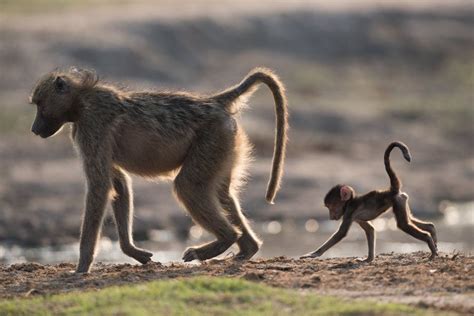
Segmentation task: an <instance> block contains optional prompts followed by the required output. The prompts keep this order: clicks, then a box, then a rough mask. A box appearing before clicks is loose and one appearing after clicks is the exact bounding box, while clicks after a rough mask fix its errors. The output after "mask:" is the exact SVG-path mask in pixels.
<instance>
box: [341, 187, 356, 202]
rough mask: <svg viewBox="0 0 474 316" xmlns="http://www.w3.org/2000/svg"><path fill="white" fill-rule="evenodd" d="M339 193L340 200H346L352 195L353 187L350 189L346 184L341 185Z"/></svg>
mask: <svg viewBox="0 0 474 316" xmlns="http://www.w3.org/2000/svg"><path fill="white" fill-rule="evenodd" d="M340 194H341V200H343V201H348V200H350V199H351V198H352V197H353V196H354V189H352V188H351V187H350V186H348V185H343V186H342V187H341V191H340Z"/></svg>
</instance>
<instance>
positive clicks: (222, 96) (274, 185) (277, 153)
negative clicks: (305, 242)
mask: <svg viewBox="0 0 474 316" xmlns="http://www.w3.org/2000/svg"><path fill="white" fill-rule="evenodd" d="M260 83H264V84H266V85H267V86H268V87H269V88H270V90H271V91H272V94H273V98H274V100H275V114H276V131H275V133H276V136H275V144H274V150H273V163H272V172H271V175H270V180H269V182H268V187H267V194H266V200H267V201H268V202H269V203H271V204H273V200H274V198H275V195H276V192H277V191H278V189H279V188H280V181H281V176H282V174H283V163H284V160H285V152H286V142H287V136H286V134H287V131H288V111H287V102H286V96H285V88H284V86H283V84H282V83H281V81H280V80H279V79H278V76H277V75H275V74H274V73H273V72H272V71H271V70H269V69H265V68H255V69H253V70H252V71H251V72H250V73H249V74H248V75H247V76H246V77H245V79H244V80H242V82H241V83H239V84H238V85H236V86H234V87H232V88H230V89H227V90H225V91H223V92H221V93H219V94H216V95H214V96H212V97H211V98H212V99H214V100H216V101H218V102H219V103H221V104H224V105H225V106H226V108H228V109H229V110H230V111H231V112H237V111H238V110H239V108H238V106H239V104H240V103H241V102H238V101H239V100H238V99H239V98H240V97H242V96H245V95H248V94H251V93H253V92H254V91H255V90H256V88H257V86H258V84H260Z"/></svg>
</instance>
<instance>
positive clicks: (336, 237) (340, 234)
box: [300, 217, 352, 259]
mask: <svg viewBox="0 0 474 316" xmlns="http://www.w3.org/2000/svg"><path fill="white" fill-rule="evenodd" d="M351 224H352V220H351V219H350V218H346V217H344V218H343V220H342V223H341V225H340V226H339V229H338V230H337V232H335V233H334V234H333V235H332V236H331V238H329V239H328V240H327V241H326V242H325V243H324V244H323V245H322V246H321V247H319V248H318V249H317V250H315V251H313V252H310V253H308V254H306V255H304V256H301V257H300V259H304V258H316V257H320V256H322V255H323V254H324V253H325V252H326V251H327V250H328V249H329V248H331V247H332V246H334V245H335V244H337V243H338V242H339V241H341V240H342V239H343V238H344V237H346V235H347V233H348V232H349V228H350V227H351Z"/></svg>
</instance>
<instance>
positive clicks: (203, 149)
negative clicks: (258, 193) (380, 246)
mask: <svg viewBox="0 0 474 316" xmlns="http://www.w3.org/2000/svg"><path fill="white" fill-rule="evenodd" d="M259 83H264V84H266V85H267V86H268V87H269V88H270V90H271V91H272V93H273V97H274V100H275V112H276V139H275V146H274V153H273V165H272V171H271V176H270V180H269V183H268V188H267V193H266V199H267V201H268V202H270V203H273V199H274V198H275V195H276V192H277V191H278V189H279V186H280V180H281V176H282V170H283V162H284V157H285V147H286V133H287V128H288V123H287V108H286V97H285V94H284V87H283V84H282V83H281V82H280V81H279V79H278V77H277V76H276V75H275V74H273V73H272V72H271V71H270V70H267V69H263V68H257V69H254V70H253V71H251V72H250V73H249V75H248V76H247V77H246V78H245V79H244V80H243V81H242V82H241V83H240V84H238V85H236V86H234V87H232V88H229V89H227V90H225V91H223V92H220V93H218V94H216V95H211V96H198V95H194V94H190V93H183V92H126V91H122V90H120V89H117V88H115V87H113V86H110V85H106V84H103V83H101V82H99V80H98V77H97V76H96V74H95V73H94V72H93V71H87V70H71V71H65V72H60V71H57V72H52V73H49V74H47V75H45V76H44V77H43V78H42V79H41V80H40V81H39V83H38V84H37V85H36V87H35V88H34V91H33V94H32V96H31V102H32V103H34V104H36V106H37V114H36V118H35V121H34V123H33V127H32V132H33V133H35V134H36V135H40V136H41V137H43V138H47V137H49V136H51V135H54V134H55V133H57V132H58V131H59V130H60V128H61V127H62V126H63V125H64V124H65V123H67V122H72V123H73V127H72V134H71V137H72V140H73V142H74V144H75V145H76V147H77V148H78V151H79V153H80V156H81V157H82V160H83V166H84V171H85V174H86V179H87V195H86V202H85V213H84V219H83V223H82V229H81V241H80V258H79V264H78V266H77V270H76V271H77V272H87V271H89V269H90V266H91V264H92V261H93V257H94V253H95V248H96V243H97V239H98V237H99V234H100V229H101V225H102V219H103V216H104V209H105V206H106V204H107V202H108V200H109V197H113V202H112V208H113V213H114V216H115V221H116V224H117V229H118V234H119V238H120V246H121V249H122V250H123V252H124V253H125V254H127V255H129V256H130V257H132V258H134V259H136V260H138V261H139V262H141V263H146V262H148V261H150V260H151V256H152V254H151V253H150V252H147V251H145V250H142V249H139V248H137V247H136V246H135V245H134V243H133V238H132V219H133V198H132V188H131V183H130V179H129V177H128V175H127V173H128V172H130V173H134V174H137V175H139V176H143V177H172V178H174V192H175V195H176V196H177V198H178V199H179V201H180V202H181V203H182V204H183V205H184V207H185V208H186V209H187V210H188V212H189V213H190V214H191V216H192V218H193V220H194V221H195V222H196V223H197V224H199V225H201V226H202V227H203V228H205V229H206V230H208V231H209V232H210V233H212V234H214V235H215V237H216V240H215V241H213V242H210V243H208V244H205V245H201V246H198V247H191V248H189V249H187V250H186V251H185V253H184V255H183V259H184V261H191V260H194V259H198V260H206V259H209V258H213V257H215V256H217V255H219V254H221V253H222V252H224V251H225V250H226V249H228V248H229V247H230V246H231V245H232V244H233V243H235V242H237V244H238V246H239V249H240V251H239V253H238V254H237V255H236V257H235V258H236V259H238V260H246V259H249V258H251V257H252V256H253V255H254V254H255V253H256V252H257V251H258V249H259V247H260V244H261V242H260V241H259V240H258V238H257V237H256V236H255V234H254V232H253V231H252V229H251V228H250V226H249V225H248V223H247V219H246V218H245V216H244V215H243V214H242V212H241V209H240V205H239V201H238V197H237V195H238V188H239V184H240V182H241V181H240V180H241V179H242V176H243V174H244V173H245V165H246V160H247V159H248V156H249V154H250V146H249V143H248V140H247V136H246V134H245V132H244V131H243V130H242V128H241V126H240V124H239V123H238V121H237V120H236V118H235V117H234V114H236V113H238V112H239V110H240V109H241V108H242V106H244V103H245V100H246V97H247V96H249V95H250V94H251V93H252V92H253V91H255V88H256V86H257V85H258V84H259Z"/></svg>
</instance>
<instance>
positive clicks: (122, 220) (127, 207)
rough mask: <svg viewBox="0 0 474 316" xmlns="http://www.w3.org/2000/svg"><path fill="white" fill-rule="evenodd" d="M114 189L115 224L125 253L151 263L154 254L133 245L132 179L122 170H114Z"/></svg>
mask: <svg viewBox="0 0 474 316" xmlns="http://www.w3.org/2000/svg"><path fill="white" fill-rule="evenodd" d="M113 188H114V191H115V197H114V200H113V201H112V209H113V211H114V217H115V223H116V225H117V232H118V235H119V240H120V248H121V249H122V251H123V253H125V254H126V255H127V256H130V257H132V258H134V259H135V260H137V261H138V262H140V263H143V264H145V263H147V262H149V261H151V257H152V256H153V254H152V253H151V252H148V251H145V250H143V249H139V248H137V247H135V245H134V244H133V236H132V227H133V192H132V187H131V183H130V178H129V177H128V175H127V174H126V173H124V172H123V171H121V170H114V173H113Z"/></svg>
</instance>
